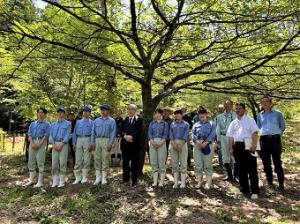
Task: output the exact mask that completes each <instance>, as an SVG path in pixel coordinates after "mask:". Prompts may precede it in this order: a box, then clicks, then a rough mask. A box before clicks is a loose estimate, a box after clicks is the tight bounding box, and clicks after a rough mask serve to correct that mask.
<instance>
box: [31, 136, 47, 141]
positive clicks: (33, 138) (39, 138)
mask: <svg viewBox="0 0 300 224" xmlns="http://www.w3.org/2000/svg"><path fill="white" fill-rule="evenodd" d="M31 138H32V140H41V139H42V138H44V136H43V137H31Z"/></svg>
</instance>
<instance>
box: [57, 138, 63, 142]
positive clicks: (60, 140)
mask: <svg viewBox="0 0 300 224" xmlns="http://www.w3.org/2000/svg"><path fill="white" fill-rule="evenodd" d="M55 141H56V142H62V141H63V139H62V138H59V139H55Z"/></svg>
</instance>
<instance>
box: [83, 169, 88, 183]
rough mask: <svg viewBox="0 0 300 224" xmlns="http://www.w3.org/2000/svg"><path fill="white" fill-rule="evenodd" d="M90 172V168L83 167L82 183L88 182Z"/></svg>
mask: <svg viewBox="0 0 300 224" xmlns="http://www.w3.org/2000/svg"><path fill="white" fill-rule="evenodd" d="M88 172H89V170H88V169H82V180H81V183H82V184H85V183H87V182H88V178H87V177H88Z"/></svg>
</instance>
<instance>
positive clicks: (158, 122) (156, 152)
mask: <svg viewBox="0 0 300 224" xmlns="http://www.w3.org/2000/svg"><path fill="white" fill-rule="evenodd" d="M168 131H169V125H168V123H167V122H166V121H164V120H163V110H162V109H160V108H158V109H156V110H155V114H154V120H153V121H151V123H150V125H149V128H148V139H149V146H150V147H149V148H150V149H149V155H150V163H151V167H152V175H153V184H152V186H153V187H156V186H157V184H158V176H159V175H160V181H159V186H160V187H162V186H163V185H164V180H165V175H166V157H167V147H166V140H167V138H168Z"/></svg>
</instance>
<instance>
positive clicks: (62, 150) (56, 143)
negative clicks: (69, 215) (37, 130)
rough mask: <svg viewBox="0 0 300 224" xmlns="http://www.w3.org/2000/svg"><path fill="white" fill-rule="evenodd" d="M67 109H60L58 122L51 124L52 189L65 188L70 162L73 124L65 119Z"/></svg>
mask: <svg viewBox="0 0 300 224" xmlns="http://www.w3.org/2000/svg"><path fill="white" fill-rule="evenodd" d="M65 113H66V111H65V109H64V108H63V107H61V108H58V110H57V116H58V120H57V121H55V122H53V123H52V124H51V130H50V136H49V143H50V144H52V145H53V147H52V180H53V182H52V187H64V186H65V174H66V171H67V161H68V142H69V140H70V137H71V122H70V121H67V120H66V119H65Z"/></svg>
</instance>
